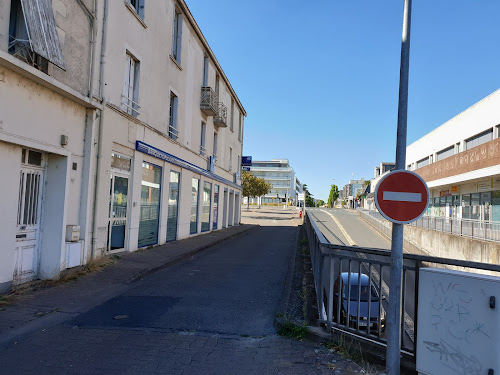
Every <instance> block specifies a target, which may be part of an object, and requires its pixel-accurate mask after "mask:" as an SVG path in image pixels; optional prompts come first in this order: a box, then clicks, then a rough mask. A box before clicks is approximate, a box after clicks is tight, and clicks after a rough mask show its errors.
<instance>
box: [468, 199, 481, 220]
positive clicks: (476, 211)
mask: <svg viewBox="0 0 500 375" xmlns="http://www.w3.org/2000/svg"><path fill="white" fill-rule="evenodd" d="M470 206H471V211H470V218H471V219H474V220H479V219H480V218H481V204H480V194H479V193H472V194H471V195H470Z"/></svg>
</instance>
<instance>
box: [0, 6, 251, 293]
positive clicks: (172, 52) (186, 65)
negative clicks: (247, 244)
mask: <svg viewBox="0 0 500 375" xmlns="http://www.w3.org/2000/svg"><path fill="white" fill-rule="evenodd" d="M245 116H246V112H245V109H244V108H243V106H242V104H241V102H240V101H239V99H238V97H237V95H236V93H235V92H234V90H233V88H232V87H231V84H230V83H229V80H228V78H227V77H226V76H225V74H224V72H223V70H222V68H221V67H220V65H219V63H218V61H217V59H216V57H215V55H214V54H213V52H212V50H211V49H210V46H209V45H208V43H207V41H206V40H205V38H204V37H203V34H202V33H201V30H200V29H199V27H198V26H197V24H196V22H195V20H194V19H193V17H192V15H191V13H190V11H189V9H188V7H187V5H186V3H185V2H184V1H183V0H165V1H155V2H148V3H147V4H146V3H145V1H144V0H138V1H135V0H134V1H132V0H128V1H125V2H114V1H110V0H97V1H94V0H81V1H77V2H74V1H68V0H53V1H52V2H51V1H42V2H37V1H34V0H26V1H21V0H8V1H3V2H0V164H1V168H2V169H1V170H2V171H3V173H4V175H5V176H8V178H7V179H5V181H4V183H3V184H2V187H1V191H2V194H1V195H0V197H1V198H0V199H2V207H3V208H4V215H2V218H1V219H0V234H1V235H0V248H1V249H2V251H1V252H0V291H1V290H7V289H8V288H10V287H11V286H12V285H13V284H14V285H15V284H19V283H22V282H25V281H29V280H32V279H36V278H42V279H48V278H56V277H58V275H59V273H60V272H61V271H62V270H64V269H66V268H69V267H73V266H76V265H81V264H85V263H86V262H88V261H89V260H90V259H93V258H96V257H99V256H102V255H105V254H109V253H111V252H115V251H134V250H137V249H139V248H144V247H148V246H154V245H157V244H163V243H166V242H168V241H174V240H177V239H182V238H186V237H189V236H193V235H197V234H199V233H202V232H207V231H212V230H217V229H221V228H225V227H228V226H231V225H236V224H238V223H239V220H240V197H241V180H240V176H239V173H238V172H239V168H238V166H239V165H240V159H241V151H242V144H243V126H244V117H245Z"/></svg>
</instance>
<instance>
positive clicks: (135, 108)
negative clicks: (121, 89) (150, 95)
mask: <svg viewBox="0 0 500 375" xmlns="http://www.w3.org/2000/svg"><path fill="white" fill-rule="evenodd" d="M122 107H123V110H124V111H125V112H127V113H128V114H129V115H132V116H134V117H137V115H140V114H141V112H139V108H141V106H140V105H139V103H136V102H134V101H133V100H132V99H130V98H127V97H126V96H125V95H123V94H122Z"/></svg>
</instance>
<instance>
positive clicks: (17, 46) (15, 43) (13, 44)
mask: <svg viewBox="0 0 500 375" xmlns="http://www.w3.org/2000/svg"><path fill="white" fill-rule="evenodd" d="M8 51H9V53H10V54H11V55H13V56H15V57H17V58H18V59H20V60H22V61H24V62H25V63H26V64H28V65H31V66H33V67H34V68H36V69H38V70H41V71H42V72H44V73H47V72H48V66H49V64H48V61H47V60H46V59H45V58H43V57H42V56H40V55H38V54H37V53H35V52H34V51H33V50H32V49H31V45H30V41H29V40H28V39H17V38H15V37H13V36H10V35H9V45H8Z"/></svg>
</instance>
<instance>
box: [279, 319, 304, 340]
mask: <svg viewBox="0 0 500 375" xmlns="http://www.w3.org/2000/svg"><path fill="white" fill-rule="evenodd" d="M308 333H309V329H308V328H307V326H306V325H299V324H295V323H292V322H283V323H282V324H281V327H280V329H279V330H278V335H280V336H283V337H289V338H293V339H296V340H303V339H305V338H306V336H307V334H308Z"/></svg>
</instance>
